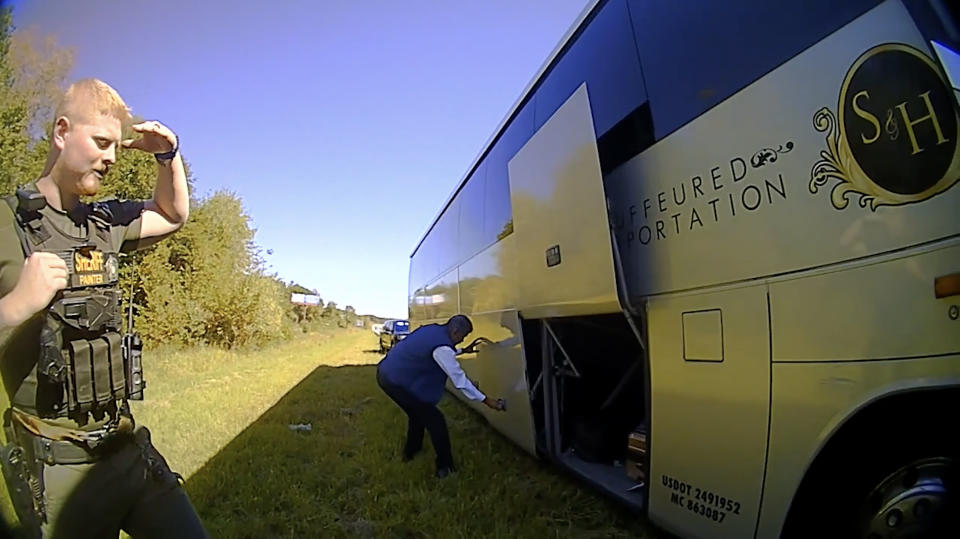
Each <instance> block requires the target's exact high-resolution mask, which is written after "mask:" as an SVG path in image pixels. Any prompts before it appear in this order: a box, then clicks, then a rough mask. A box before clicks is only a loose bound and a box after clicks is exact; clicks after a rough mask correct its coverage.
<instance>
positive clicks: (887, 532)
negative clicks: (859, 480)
mask: <svg viewBox="0 0 960 539" xmlns="http://www.w3.org/2000/svg"><path fill="white" fill-rule="evenodd" d="M955 479H956V467H955V464H954V461H953V460H952V459H950V458H945V457H938V458H927V459H922V460H917V461H914V462H911V463H909V464H907V465H906V466H903V467H901V468H900V469H898V470H897V471H895V472H893V473H892V474H890V475H888V476H887V477H886V478H884V479H883V480H882V481H880V482H879V483H878V484H877V485H876V487H875V488H874V489H873V490H872V491H871V492H870V494H869V495H868V496H867V497H866V499H865V500H864V501H863V503H862V504H861V507H860V511H859V515H860V518H859V525H858V528H859V531H860V533H859V534H858V536H859V537H865V538H868V539H881V538H883V539H886V538H894V537H896V538H900V537H960V530H958V529H957V528H956V525H957V520H958V519H957V514H956V511H957V507H956V503H955V502H956V500H957V497H958V492H957V490H958V488H957V487H958V485H957V483H956V480H955ZM945 534H946V535H945Z"/></svg>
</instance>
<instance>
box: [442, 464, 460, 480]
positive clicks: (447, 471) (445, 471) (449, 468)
mask: <svg viewBox="0 0 960 539" xmlns="http://www.w3.org/2000/svg"><path fill="white" fill-rule="evenodd" d="M456 471H457V469H456V468H454V467H453V466H444V467H443V468H437V479H443V478H444V477H446V476H448V475H450V474H452V473H454V472H456Z"/></svg>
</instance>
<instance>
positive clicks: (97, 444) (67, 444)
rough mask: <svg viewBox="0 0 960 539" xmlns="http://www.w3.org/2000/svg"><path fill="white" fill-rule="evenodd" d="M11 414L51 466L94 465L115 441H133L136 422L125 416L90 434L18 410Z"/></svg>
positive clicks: (34, 447)
mask: <svg viewBox="0 0 960 539" xmlns="http://www.w3.org/2000/svg"><path fill="white" fill-rule="evenodd" d="M12 415H13V420H14V423H15V425H16V426H17V427H19V430H20V431H21V434H24V435H25V437H26V438H29V439H30V444H31V447H32V448H33V452H34V456H35V458H37V459H40V460H42V461H43V462H45V463H46V464H50V465H53V464H82V463H87V462H94V461H96V460H98V459H99V458H100V457H102V456H103V455H104V454H105V453H108V452H109V451H110V448H111V447H110V446H112V445H115V444H114V442H119V441H120V439H121V438H129V439H131V440H132V434H133V419H132V418H130V417H127V416H124V415H119V416H118V417H117V419H114V420H111V421H110V422H109V423H107V424H106V425H105V426H103V427H101V428H99V429H94V430H89V431H83V430H77V429H70V428H66V427H58V426H55V425H50V424H48V423H45V422H43V421H39V420H37V419H36V418H34V417H32V416H30V415H27V414H25V413H23V412H21V411H19V410H17V409H16V408H14V409H13V410H12ZM21 443H23V442H21Z"/></svg>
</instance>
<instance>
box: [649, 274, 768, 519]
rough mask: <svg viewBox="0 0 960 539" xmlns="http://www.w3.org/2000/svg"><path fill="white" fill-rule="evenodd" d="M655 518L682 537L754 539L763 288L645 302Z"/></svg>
mask: <svg viewBox="0 0 960 539" xmlns="http://www.w3.org/2000/svg"><path fill="white" fill-rule="evenodd" d="M647 316H648V329H649V341H650V342H649V344H650V384H651V387H652V398H651V418H650V426H651V438H650V458H651V465H650V467H651V474H650V478H649V480H650V506H649V514H650V518H651V520H652V521H653V522H654V523H656V524H658V525H660V526H663V527H664V528H666V529H669V530H672V531H674V532H675V533H677V534H678V535H681V536H683V537H750V536H752V535H753V532H754V528H755V526H756V522H757V511H758V510H759V506H760V495H761V487H762V484H763V472H764V459H765V453H766V443H767V424H768V416H767V410H768V405H769V387H770V344H769V337H768V308H767V294H766V287H763V286H753V287H749V288H743V287H742V288H738V289H731V290H726V291H721V292H712V293H707V294H698V295H689V296H680V297H661V298H653V299H651V300H649V302H648V305H647Z"/></svg>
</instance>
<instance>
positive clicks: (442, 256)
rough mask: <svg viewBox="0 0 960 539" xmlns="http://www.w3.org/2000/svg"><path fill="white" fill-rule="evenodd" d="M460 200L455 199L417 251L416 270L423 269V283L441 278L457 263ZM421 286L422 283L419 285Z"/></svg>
mask: <svg viewBox="0 0 960 539" xmlns="http://www.w3.org/2000/svg"><path fill="white" fill-rule="evenodd" d="M459 210H460V205H459V200H457V199H454V200H453V202H451V203H450V206H448V207H447V209H446V210H445V211H444V212H443V215H441V216H440V219H438V220H437V222H436V224H434V225H433V228H432V229H430V233H429V234H427V237H426V238H424V239H423V244H422V245H420V249H418V250H417V255H416V260H415V263H414V265H415V268H416V269H418V270H419V269H420V268H423V269H422V270H420V271H422V272H423V275H424V277H423V281H424V282H429V281H432V280H433V279H435V278H437V277H439V276H440V275H441V274H442V273H443V272H445V271H447V270H448V269H450V268H451V267H453V266H454V265H456V263H457V228H458V227H457V225H458V222H457V221H458V219H459V213H460V212H459ZM417 285H418V286H420V283H417Z"/></svg>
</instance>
